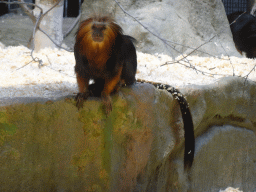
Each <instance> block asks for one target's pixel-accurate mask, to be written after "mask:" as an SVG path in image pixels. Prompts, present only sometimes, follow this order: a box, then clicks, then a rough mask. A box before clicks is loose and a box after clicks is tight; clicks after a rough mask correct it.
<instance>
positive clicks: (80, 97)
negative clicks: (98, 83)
mask: <svg viewBox="0 0 256 192" xmlns="http://www.w3.org/2000/svg"><path fill="white" fill-rule="evenodd" d="M76 79H77V84H78V88H79V93H78V94H77V95H76V98H75V99H76V106H77V108H78V109H80V108H81V107H83V102H84V101H86V99H87V98H88V97H89V95H90V92H89V89H88V87H89V79H88V78H83V77H81V76H80V75H79V74H78V73H76Z"/></svg>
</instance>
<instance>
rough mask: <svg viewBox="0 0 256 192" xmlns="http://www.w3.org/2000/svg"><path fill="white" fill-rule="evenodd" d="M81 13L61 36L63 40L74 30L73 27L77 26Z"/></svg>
mask: <svg viewBox="0 0 256 192" xmlns="http://www.w3.org/2000/svg"><path fill="white" fill-rule="evenodd" d="M81 15H82V14H81V13H80V14H79V15H78V16H77V18H76V20H75V21H74V23H73V24H72V25H70V27H69V28H68V30H67V32H66V33H65V34H64V35H63V38H64V39H65V38H66V37H67V36H68V35H69V33H70V32H71V31H72V30H73V29H74V28H75V26H76V25H77V23H78V21H79V20H80V18H81Z"/></svg>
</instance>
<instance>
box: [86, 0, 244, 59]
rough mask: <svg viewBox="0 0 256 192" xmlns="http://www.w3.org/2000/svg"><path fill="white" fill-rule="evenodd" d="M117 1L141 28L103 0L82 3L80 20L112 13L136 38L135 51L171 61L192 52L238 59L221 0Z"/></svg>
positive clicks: (127, 32) (109, 1)
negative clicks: (166, 57)
mask: <svg viewBox="0 0 256 192" xmlns="http://www.w3.org/2000/svg"><path fill="white" fill-rule="evenodd" d="M118 2H119V3H120V5H121V6H122V7H123V8H124V9H125V10H126V11H127V12H128V13H129V14H130V15H132V16H133V17H135V18H136V19H137V20H138V22H140V23H141V24H143V26H144V27H143V26H141V25H140V24H139V23H138V22H137V21H134V19H133V18H132V17H130V16H129V15H127V14H125V13H123V11H122V10H121V9H120V8H119V7H118V5H117V4H116V3H115V2H114V1H111V0H105V1H104V3H102V1H99V0H95V1H93V2H91V1H85V2H84V3H83V6H82V8H83V12H82V13H83V16H82V19H85V18H87V17H88V16H90V15H91V14H92V13H94V12H100V13H102V12H110V13H113V14H114V15H115V17H116V20H117V23H119V24H120V25H121V26H122V28H123V29H124V33H125V34H128V35H131V36H133V37H134V38H136V39H137V40H138V43H137V49H138V50H139V51H141V52H144V53H150V54H155V53H163V54H167V55H170V56H172V57H174V58H175V57H177V56H180V55H181V54H184V55H185V54H189V53H191V52H193V53H192V54H193V55H199V56H209V55H210V56H221V55H229V56H231V55H233V56H237V57H241V55H240V54H239V53H238V52H237V50H236V48H235V46H234V42H233V39H232V34H231V32H230V28H229V23H228V20H227V17H226V13H225V9H224V6H223V3H222V1H219V0H213V1H201V0H193V1H191V0H179V1H176V0H151V1H148V0H137V1H134V0H120V1H118ZM151 32H152V33H153V34H152V33H151ZM156 36H158V37H160V39H159V38H157V37H156ZM161 39H164V41H162V40H161ZM195 48H198V49H197V51H193V50H194V49H195Z"/></svg>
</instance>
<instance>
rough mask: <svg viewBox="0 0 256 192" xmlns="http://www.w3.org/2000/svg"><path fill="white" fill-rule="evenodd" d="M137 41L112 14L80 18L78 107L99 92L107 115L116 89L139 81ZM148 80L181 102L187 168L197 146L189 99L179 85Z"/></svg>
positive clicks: (77, 64)
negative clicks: (111, 95)
mask: <svg viewBox="0 0 256 192" xmlns="http://www.w3.org/2000/svg"><path fill="white" fill-rule="evenodd" d="M134 42H136V40H135V39H134V38H133V37H131V36H128V35H123V31H122V28H121V27H120V26H119V25H118V24H116V22H115V20H114V19H113V18H112V17H110V16H97V15H95V16H92V17H90V18H89V19H86V20H85V21H82V22H81V24H80V26H79V28H78V31H77V35H76V42H75V46H74V55H75V60H76V65H75V73H76V77H77V84H78V88H79V93H78V94H77V96H76V98H75V99H76V101H77V103H76V106H77V107H78V109H79V108H81V107H83V102H84V101H86V99H87V98H88V97H89V96H100V97H101V98H102V100H103V103H104V106H105V111H106V115H109V114H110V112H111V111H112V102H111V97H110V94H111V93H115V92H117V91H118V90H119V89H120V87H121V86H130V85H132V84H134V83H135V82H136V79H135V75H136V71H137V55H136V49H135V46H134V44H133V43H134ZM89 80H94V83H92V84H89ZM138 82H145V81H143V80H138ZM147 82H148V81H147ZM149 83H151V84H153V85H154V86H156V87H157V88H159V89H166V90H167V91H168V92H170V93H171V94H172V95H173V96H174V98H175V99H176V100H177V101H178V102H179V105H180V108H181V113H182V118H183V123H184V130H185V154H184V168H185V169H188V168H190V167H191V166H192V162H193V158H194V147H195V139H194V127H193V121H192V117H191V113H190V110H189V108H188V103H187V101H186V99H185V98H184V96H183V95H182V94H181V93H180V92H179V91H178V90H177V89H175V88H173V87H171V86H169V85H163V84H158V83H154V82H149Z"/></svg>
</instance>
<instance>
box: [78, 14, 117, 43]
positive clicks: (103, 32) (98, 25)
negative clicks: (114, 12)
mask: <svg viewBox="0 0 256 192" xmlns="http://www.w3.org/2000/svg"><path fill="white" fill-rule="evenodd" d="M121 34H122V28H121V27H120V26H119V25H117V24H116V22H115V20H114V19H113V18H112V17H111V16H97V15H95V16H92V17H91V18H89V19H86V20H85V21H83V22H82V23H81V24H80V27H79V29H78V32H77V41H80V42H81V43H82V44H83V43H86V44H93V43H104V44H105V43H107V44H108V43H113V42H114V41H115V39H116V37H117V36H118V35H121Z"/></svg>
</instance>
